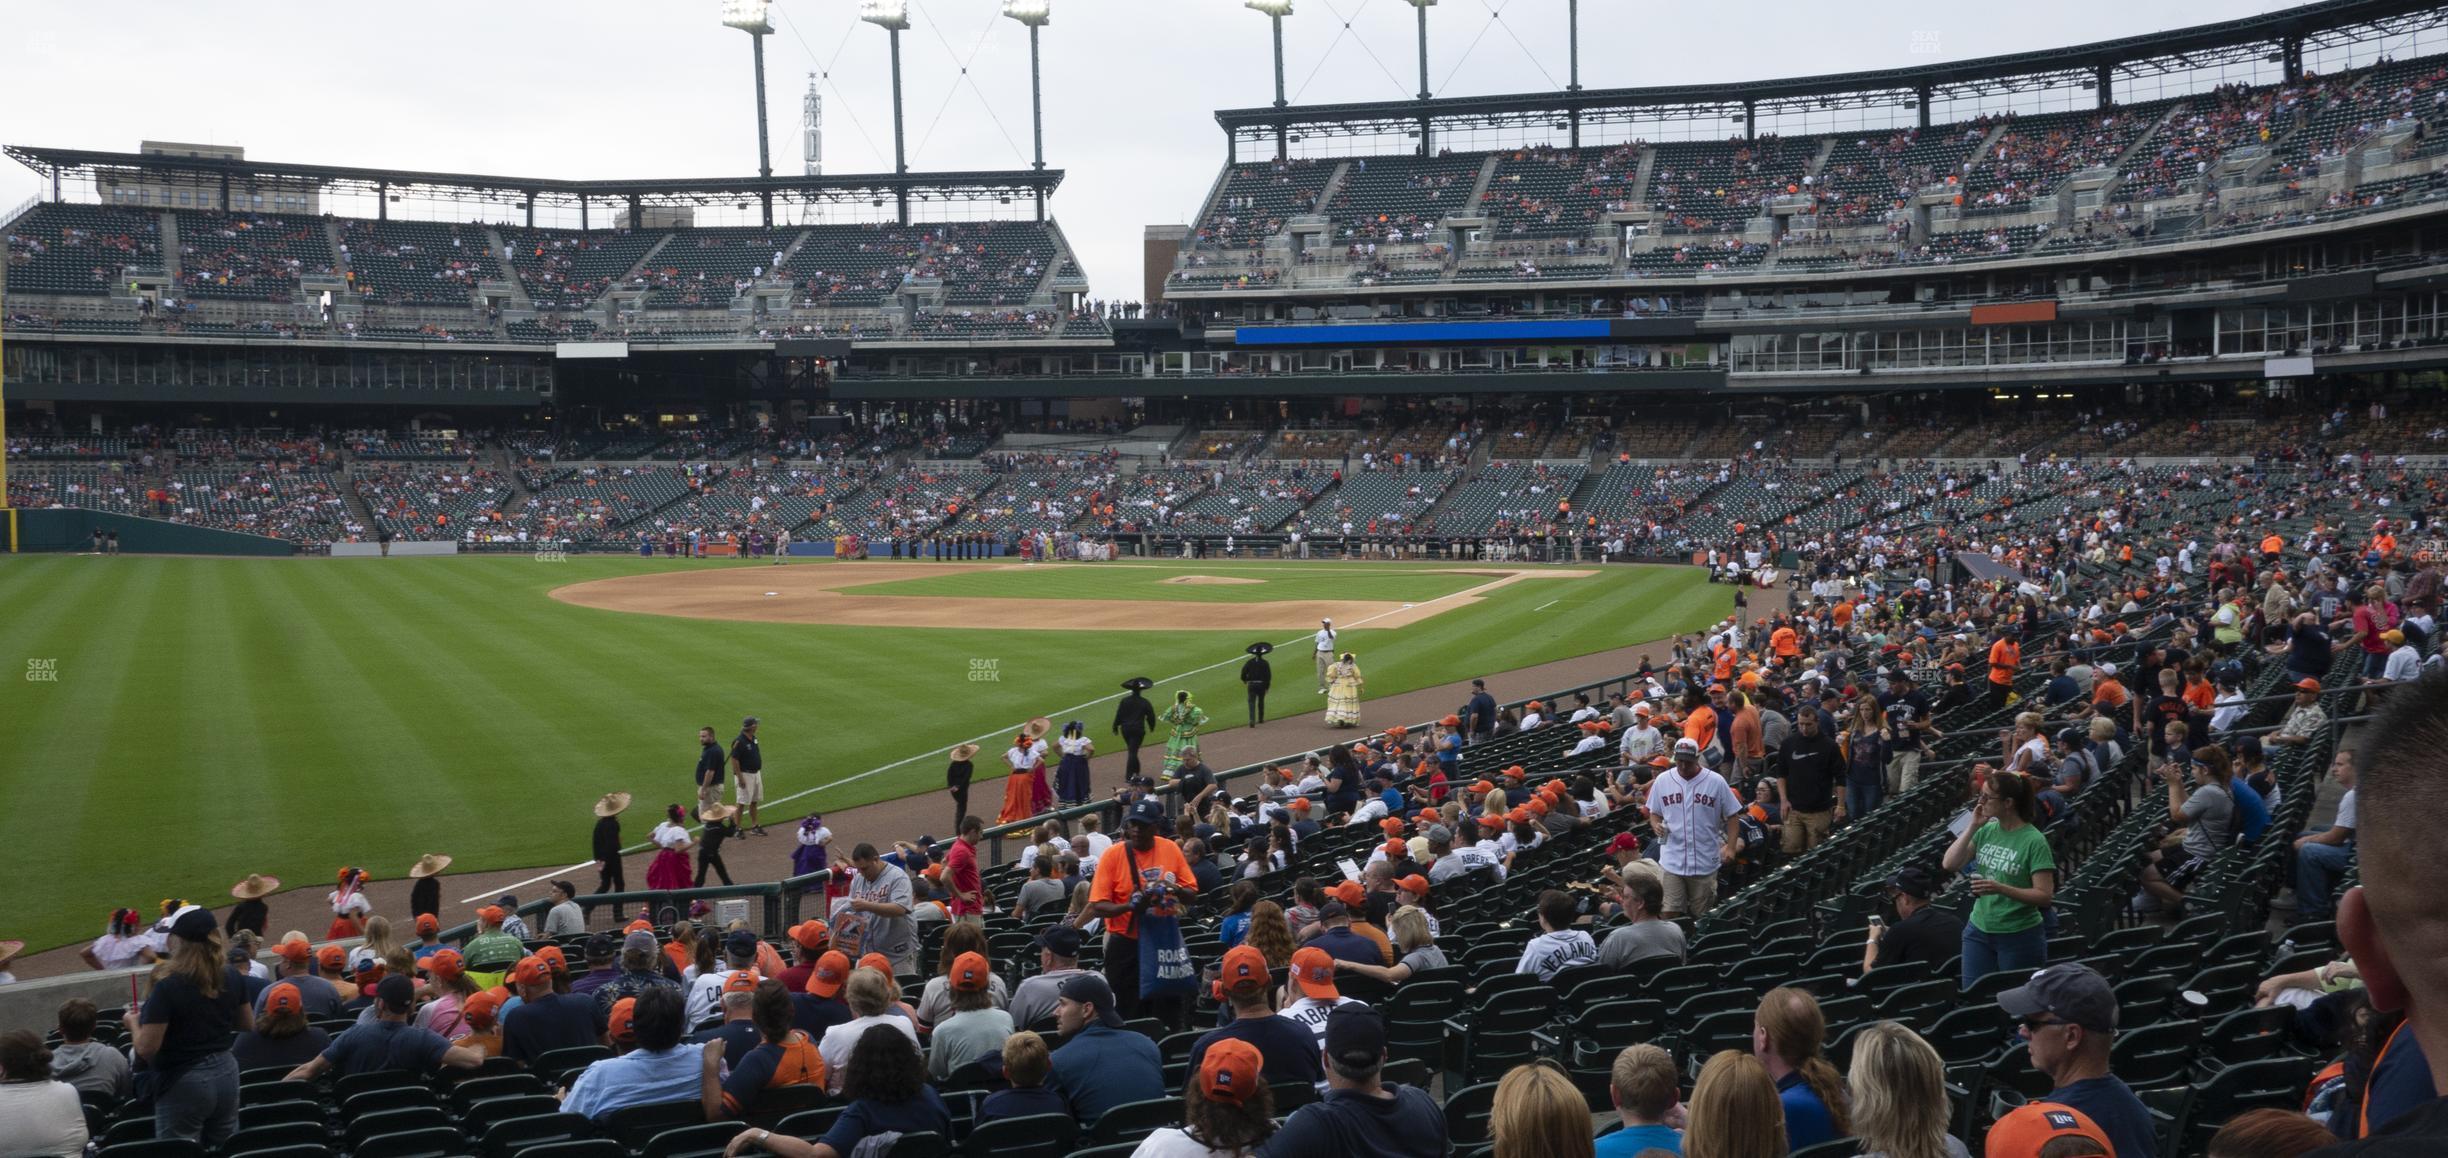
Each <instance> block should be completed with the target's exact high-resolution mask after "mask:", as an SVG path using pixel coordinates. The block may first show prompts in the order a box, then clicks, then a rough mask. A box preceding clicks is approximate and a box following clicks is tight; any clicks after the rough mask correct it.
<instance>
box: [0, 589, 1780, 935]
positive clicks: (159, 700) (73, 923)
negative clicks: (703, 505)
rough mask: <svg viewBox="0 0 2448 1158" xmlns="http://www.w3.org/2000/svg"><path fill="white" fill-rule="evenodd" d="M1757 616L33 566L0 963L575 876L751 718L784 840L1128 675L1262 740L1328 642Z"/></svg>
mask: <svg viewBox="0 0 2448 1158" xmlns="http://www.w3.org/2000/svg"><path fill="white" fill-rule="evenodd" d="M1731 602H1732V596H1731V593H1730V589H1728V588H1724V587H1715V586H1710V585H1708V584H1707V583H1705V582H1704V581H1703V576H1702V574H1701V573H1700V571H1699V570H1698V569H1696V568H1669V567H1625V566H1609V567H1603V568H1602V567H1572V566H1556V567H1543V566H1537V565H1524V566H1514V567H1508V566H1498V565H1484V566H1470V567H1459V566H1455V567H1446V566H1437V565H1433V564H1427V563H1342V562H1338V563H1273V562H1269V563H1250V562H1229V561H1218V560H1202V561H1197V562H1181V563H1170V562H1167V563H1110V564H1051V565H1040V566H1023V565H1019V564H1009V563H996V564H983V565H978V564H972V565H961V564H946V563H900V564H894V563H889V562H877V561H868V562H857V563H832V562H798V563H793V564H791V565H788V566H781V567H776V566H770V565H766V564H760V563H748V562H740V561H734V560H709V561H701V562H690V561H685V560H678V561H673V560H643V559H635V558H625V557H584V556H578V557H571V558H569V559H567V560H566V561H559V562H543V561H539V560H536V559H533V558H530V557H527V556H483V557H458V558H418V559H408V558H400V559H387V560H383V559H340V560H334V559H290V560H236V559H231V560H222V559H201V558H154V557H136V556H127V557H117V558H96V557H86V556H34V557H16V558H12V559H10V560H9V561H8V562H7V563H5V564H0V655H4V656H6V657H8V658H7V662H8V663H9V664H10V666H11V667H12V668H22V669H23V674H22V677H21V676H19V675H18V674H16V673H12V674H11V675H10V676H9V677H8V678H9V688H10V690H9V691H8V692H7V693H6V694H5V695H0V797H4V798H5V802H6V803H5V807H0V936H5V937H14V938H22V939H24V940H26V941H28V942H29V948H35V949H39V948H45V947H50V946H54V945H59V944H65V943H67V942H70V941H73V940H80V939H83V938H88V937H90V936H92V935H93V933H94V932H96V931H97V930H98V928H99V926H100V925H101V924H102V921H103V918H104V916H106V915H107V914H108V912H109V911H110V910H111V909H112V908H114V907H118V906H122V905H128V906H135V907H137V908H140V909H143V910H146V911H148V912H150V911H151V910H152V907H153V905H154V904H155V902H157V901H158V900H159V899H161V898H163V897H167V896H174V895H175V896H192V897H195V898H197V899H203V900H207V901H208V903H210V902H213V901H220V900H226V895H225V893H226V890H227V888H228V885H229V882H230V881H232V880H235V879H237V878H238V877H240V876H243V875H245V874H246V873H248V872H267V873H272V874H275V875H278V876H281V877H282V878H284V879H285V880H288V881H290V882H293V883H306V882H313V881H320V880H328V879H329V877H330V874H331V873H332V871H333V870H334V869H335V868H337V866H339V865H341V864H364V865H370V866H374V867H375V870H376V872H377V874H378V875H382V876H389V875H394V874H395V873H396V872H398V871H400V870H403V869H404V868H405V866H406V865H407V864H408V863H409V862H411V861H412V860H414V859H415V857H416V856H417V855H418V854H419V853H422V852H426V851H431V850H437V849H443V850H448V851H449V852H451V853H452V854H453V855H454V856H455V857H456V858H457V863H456V866H455V871H467V870H474V869H486V868H518V867H527V866H536V865H557V864H566V863H568V862H569V861H570V860H572V859H576V858H577V857H579V856H583V853H584V849H583V830H584V823H585V821H584V817H585V815H586V807H587V805H588V804H589V802H591V801H593V800H594V799H595V798H596V797H597V796H599V795H601V794H602V793H604V792H607V791H613V790H622V791H629V792H633V793H635V794H636V796H637V800H638V804H639V806H640V809H641V811H639V812H637V813H634V814H633V815H634V816H636V817H638V821H637V823H635V824H633V825H631V831H630V832H629V837H630V839H632V840H637V839H642V838H643V836H644V833H645V830H646V828H648V827H650V826H651V823H652V820H651V817H652V816H653V814H654V813H655V812H658V811H660V809H661V806H662V805H663V804H664V803H667V802H669V801H674V800H682V799H685V798H686V795H687V791H688V789H687V785H688V770H689V768H690V767H691V766H692V764H693V763H694V760H695V757H696V741H695V732H696V729H697V728H698V727H699V726H700V725H710V726H712V727H714V728H715V729H716V731H717V733H718V734H719V735H720V736H721V738H723V739H724V740H725V741H726V742H727V741H728V740H729V738H730V736H731V735H732V733H733V732H735V731H736V730H737V725H738V724H739V721H740V717H742V716H743V715H755V716H759V717H761V718H762V719H763V721H764V723H763V740H764V748H765V752H766V774H765V782H766V791H767V794H768V797H769V799H770V800H771V801H772V802H773V804H774V805H775V806H774V807H769V809H768V816H767V820H768V822H772V821H775V820H782V819H790V818H796V817H798V816H800V815H803V814H804V813H806V812H807V811H809V810H810V809H821V810H823V811H827V812H831V811H835V810H838V809H842V808H846V807H850V806H853V805H858V804H864V803H869V802H873V801H877V800H884V799H890V798H896V797H900V796H906V795H911V794H914V793H919V792H925V791H931V790H935V789H939V788H940V787H941V776H942V763H943V761H942V758H941V756H940V752H941V751H942V750H943V749H944V748H946V747H949V746H950V745H952V744H956V743H960V742H963V741H968V740H984V741H994V744H993V746H994V747H995V748H999V747H1000V746H1001V745H1000V742H999V737H1000V735H1001V734H1002V733H1005V732H1008V731H1009V730H1010V729H1011V728H1013V727H1014V726H1015V725H1016V724H1018V723H1019V722H1020V721H1022V720H1025V719H1027V718H1029V717H1031V716H1039V715H1044V716H1050V717H1053V718H1054V719H1056V720H1057V722H1060V721H1061V720H1064V719H1069V718H1078V719H1081V720H1085V721H1086V722H1087V723H1088V725H1089V729H1090V733H1091V734H1092V735H1094V736H1097V737H1099V738H1100V740H1103V739H1104V738H1105V737H1107V736H1108V734H1109V727H1108V725H1109V724H1110V722H1111V720H1112V717H1113V707H1112V702H1113V699H1114V697H1116V696H1118V695H1119V694H1120V689H1119V688H1118V686H1117V685H1118V684H1119V683H1120V681H1121V680H1123V679H1125V678H1127V677H1130V676H1147V677H1149V678H1151V679H1154V680H1155V681H1156V682H1157V690H1156V691H1154V692H1151V693H1150V695H1151V697H1155V698H1158V700H1159V702H1160V703H1161V702H1163V700H1164V699H1168V698H1169V697H1170V695H1171V693H1172V692H1173V691H1175V690H1178V689H1187V690H1189V691H1191V692H1193V693H1194V694H1196V695H1197V696H1198V697H1199V698H1200V700H1201V701H1202V702H1203V703H1204V704H1206V705H1207V706H1208V708H1209V709H1210V711H1211V712H1215V713H1216V715H1217V716H1218V717H1219V720H1221V721H1223V722H1229V723H1238V722H1239V712H1238V705H1239V700H1240V690H1239V686H1238V684H1237V683H1236V682H1235V677H1236V674H1237V672H1238V670H1239V666H1240V663H1241V661H1242V659H1243V658H1244V656H1243V652H1242V649H1243V648H1244V647H1246V646H1247V645H1248V644H1250V643H1251V642H1253V641H1256V640H1262V639H1263V640H1268V641H1271V642H1273V643H1275V644H1277V645H1278V646H1279V647H1282V648H1283V650H1282V651H1280V652H1278V653H1277V654H1276V656H1275V657H1274V659H1275V661H1276V669H1277V680H1278V686H1279V689H1281V690H1279V693H1278V694H1281V695H1287V696H1303V695H1305V696H1308V697H1309V699H1312V700H1313V699H1314V694H1313V692H1312V690H1311V687H1310V684H1311V682H1312V681H1311V676H1310V673H1309V664H1310V661H1309V650H1310V649H1309V639H1308V635H1309V632H1310V631H1312V630H1314V629H1315V628H1316V626H1317V623H1316V621H1317V619H1318V618H1319V617H1320V616H1321V615H1324V616H1331V617H1333V618H1334V619H1335V620H1336V623H1337V625H1338V627H1340V628H1342V629H1343V631H1344V635H1343V638H1342V646H1343V647H1344V648H1346V649H1349V650H1352V651H1355V652H1357V653H1358V655H1359V658H1360V663H1361V666H1362V667H1363V669H1364V670H1365V671H1366V673H1367V676H1368V681H1369V682H1368V696H1369V697H1370V698H1376V697H1380V696H1386V695H1392V694H1396V693H1400V692H1404V691H1409V690H1414V689H1418V688H1423V687H1431V686H1435V685H1438V684H1442V683H1446V682H1450V681H1453V680H1457V679H1463V678H1467V677H1470V676H1474V675H1479V674H1483V673H1491V672H1501V671H1507V670H1510V669H1514V668H1520V667H1525V666H1528V665H1532V664H1537V663H1543V662H1548V661H1552V660H1558V659H1566V658H1570V657H1573V656H1579V655H1584V654H1588V653H1591V652H1596V651H1602V650H1606V649H1608V648H1614V647H1622V646H1628V645H1631V644H1636V643H1642V642H1646V641H1650V640H1656V639H1660V638H1664V637H1666V636H1669V635H1672V634H1674V633H1675V632H1678V631H1683V630H1688V629H1691V628H1694V627H1697V626H1699V625H1701V624H1704V623H1707V622H1709V621H1711V620H1714V619H1716V618H1719V617H1722V616H1723V615H1725V614H1726V612H1727V611H1728V610H1729V609H1730V607H1731ZM1661 658H1663V657H1661ZM1525 690H1544V689H1525ZM1225 705H1231V708H1230V710H1222V711H1219V710H1218V709H1219V708H1223V707H1224V706H1225ZM1316 706H1317V704H1316V703H1314V702H1307V701H1306V700H1296V701H1295V707H1296V708H1297V709H1299V710H1314V708H1315V707H1316ZM1371 722H1372V723H1373V724H1378V725H1383V724H1389V723H1395V722H1397V721H1395V720H1392V719H1386V720H1372V721H1371ZM980 763H981V775H982V776H983V777H991V775H992V772H991V771H989V770H988V769H987V768H986V767H985V766H986V764H987V763H988V762H987V761H985V760H983V759H981V762H980ZM572 818H578V819H577V820H576V821H575V822H573V819H572ZM573 832H576V833H577V834H578V836H577V837H576V838H573V835H572V834H573ZM394 866H396V867H394Z"/></svg>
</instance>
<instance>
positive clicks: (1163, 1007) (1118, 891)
mask: <svg viewBox="0 0 2448 1158" xmlns="http://www.w3.org/2000/svg"><path fill="white" fill-rule="evenodd" d="M1165 821H1166V817H1165V809H1164V802H1163V801H1160V800H1158V799H1156V798H1155V797H1153V796H1142V797H1140V798H1139V799H1138V800H1137V801H1136V802H1134V803H1133V804H1132V805H1131V807H1130V814H1129V815H1128V816H1127V817H1126V818H1125V819H1124V820H1123V822H1122V834H1123V838H1122V841H1121V843H1119V844H1117V845H1115V846H1114V847H1112V848H1109V849H1107V850H1106V851H1105V854H1104V855H1103V856H1100V857H1098V858H1097V867H1096V877H1095V879H1094V880H1092V881H1090V882H1089V885H1088V907H1087V909H1086V910H1085V911H1084V912H1083V913H1082V914H1081V916H1080V920H1083V921H1084V920H1086V919H1088V918H1090V917H1094V918H1096V919H1099V920H1102V921H1104V922H1105V978H1106V980H1107V981H1108V982H1110V983H1111V984H1112V985H1113V991H1114V998H1115V1001H1116V1002H1117V1004H1118V1005H1119V1006H1120V1008H1121V1011H1122V1015H1123V1016H1124V1017H1137V1016H1138V1015H1139V1014H1140V1012H1141V1009H1140V998H1139V968H1140V961H1139V917H1140V915H1141V914H1143V913H1155V914H1159V915H1165V916H1171V915H1173V914H1174V912H1175V910H1176V909H1177V907H1178V906H1179V904H1180V901H1181V899H1182V898H1184V897H1186V896H1187V895H1188V894H1191V893H1194V892H1197V891H1198V878H1197V876H1195V875H1194V874H1192V873H1191V871H1190V862H1189V861H1188V860H1187V859H1185V858H1184V857H1183V856H1182V852H1181V846H1180V845H1178V844H1175V843H1173V842H1172V841H1171V840H1168V839H1166V838H1164V837H1161V836H1158V835H1156V830H1157V829H1159V828H1161V827H1163V826H1164V824H1165ZM1154 966H1155V963H1154V962H1152V961H1151V962H1148V967H1150V968H1154ZM1147 1005H1148V1008H1147V1010H1146V1012H1147V1013H1148V1014H1150V1015H1151V1016H1154V1017H1156V1018H1158V1019H1160V1020H1162V1021H1164V1022H1165V1024H1167V1025H1170V1026H1172V1027H1174V1028H1175V1029H1181V1028H1183V1025H1184V1022H1185V1020H1186V1019H1187V1017H1188V1016H1189V1012H1190V1002H1189V999H1188V998H1186V997H1159V998H1156V999H1154V1000H1152V1001H1149V1002H1148V1003H1147Z"/></svg>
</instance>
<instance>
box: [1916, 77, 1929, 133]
mask: <svg viewBox="0 0 2448 1158" xmlns="http://www.w3.org/2000/svg"><path fill="white" fill-rule="evenodd" d="M1913 97H1914V103H1915V104H1917V105H1919V106H1920V109H1921V127H1922V128H1924V129H1926V128H1928V127H1930V86H1928V85H1926V84H1925V85H1922V86H1921V87H1919V88H1917V89H1915V90H1913Z"/></svg>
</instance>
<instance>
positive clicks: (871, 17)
mask: <svg viewBox="0 0 2448 1158" xmlns="http://www.w3.org/2000/svg"><path fill="white" fill-rule="evenodd" d="M859 19H861V20H864V21H866V22H867V23H869V24H873V25H875V26H876V27H878V28H881V29H883V30H884V31H886V32H888V33H891V34H892V92H893V172H894V173H896V174H901V173H907V172H909V155H908V153H907V152H906V151H904V150H903V149H902V147H901V141H902V129H901V34H902V33H903V32H906V31H908V30H909V26H910V21H909V0H859ZM893 200H894V202H895V203H896V204H897V205H898V206H899V207H900V218H899V220H900V222H901V224H903V225H907V224H909V190H908V188H906V187H904V188H901V189H897V190H895V191H894V194H893Z"/></svg>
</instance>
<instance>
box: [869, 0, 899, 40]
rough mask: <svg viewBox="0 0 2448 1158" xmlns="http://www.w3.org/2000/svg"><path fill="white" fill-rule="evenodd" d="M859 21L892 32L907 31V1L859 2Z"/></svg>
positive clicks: (878, 0) (871, 0)
mask: <svg viewBox="0 0 2448 1158" xmlns="http://www.w3.org/2000/svg"><path fill="white" fill-rule="evenodd" d="M859 19H861V20H864V21H866V22H867V23H869V24H873V25H875V26H877V27H879V28H889V29H891V30H893V31H894V32H907V31H909V26H910V20H909V0H859Z"/></svg>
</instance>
